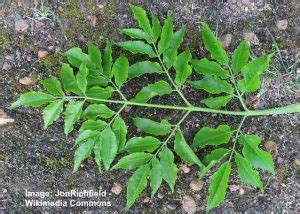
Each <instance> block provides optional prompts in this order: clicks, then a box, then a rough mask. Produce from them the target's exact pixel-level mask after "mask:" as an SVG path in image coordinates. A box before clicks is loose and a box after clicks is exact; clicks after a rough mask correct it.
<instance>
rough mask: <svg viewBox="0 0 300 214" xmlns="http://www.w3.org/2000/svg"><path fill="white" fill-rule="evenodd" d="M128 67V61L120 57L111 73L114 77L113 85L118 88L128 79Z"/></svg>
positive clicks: (122, 56)
mask: <svg viewBox="0 0 300 214" xmlns="http://www.w3.org/2000/svg"><path fill="white" fill-rule="evenodd" d="M128 67H129V62H128V59H127V58H126V57H125V56H124V55H121V56H120V57H119V58H118V59H117V60H116V61H115V63H114V65H113V68H112V72H113V75H114V77H115V83H116V85H117V86H118V87H120V86H121V85H123V84H124V83H125V82H126V80H127V77H128Z"/></svg>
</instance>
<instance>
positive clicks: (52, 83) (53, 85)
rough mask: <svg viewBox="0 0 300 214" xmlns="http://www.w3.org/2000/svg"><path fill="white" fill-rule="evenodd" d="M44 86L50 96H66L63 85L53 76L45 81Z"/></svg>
mask: <svg viewBox="0 0 300 214" xmlns="http://www.w3.org/2000/svg"><path fill="white" fill-rule="evenodd" d="M42 85H43V86H44V88H45V89H46V90H47V91H48V92H49V93H50V94H53V95H57V96H62V97H63V96H65V93H64V92H63V90H62V88H61V84H60V82H59V80H58V79H57V78H56V77H53V76H51V77H50V78H48V79H45V80H43V81H42Z"/></svg>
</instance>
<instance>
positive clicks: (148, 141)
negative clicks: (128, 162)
mask: <svg viewBox="0 0 300 214" xmlns="http://www.w3.org/2000/svg"><path fill="white" fill-rule="evenodd" d="M160 145H161V142H160V141H159V140H158V139H157V138H155V137H150V136H147V137H133V138H131V139H129V140H128V142H127V143H126V146H125V150H126V151H127V152H129V153H134V152H153V151H154V150H156V149H157V148H158V147H159V146H160Z"/></svg>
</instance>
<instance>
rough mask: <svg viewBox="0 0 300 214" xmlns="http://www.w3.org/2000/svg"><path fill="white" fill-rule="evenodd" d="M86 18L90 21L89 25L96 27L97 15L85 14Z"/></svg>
mask: <svg viewBox="0 0 300 214" xmlns="http://www.w3.org/2000/svg"><path fill="white" fill-rule="evenodd" d="M87 19H88V20H89V21H90V25H91V26H92V27H96V25H97V17H96V16H94V15H89V16H87Z"/></svg>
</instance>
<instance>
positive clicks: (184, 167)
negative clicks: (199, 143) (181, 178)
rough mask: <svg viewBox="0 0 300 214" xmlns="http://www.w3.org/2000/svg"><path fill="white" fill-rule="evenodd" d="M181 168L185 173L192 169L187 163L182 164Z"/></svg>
mask: <svg viewBox="0 0 300 214" xmlns="http://www.w3.org/2000/svg"><path fill="white" fill-rule="evenodd" d="M179 170H180V171H181V172H183V173H184V174H187V173H189V172H190V171H191V169H190V168H189V167H188V166H187V165H186V164H180V165H179Z"/></svg>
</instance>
